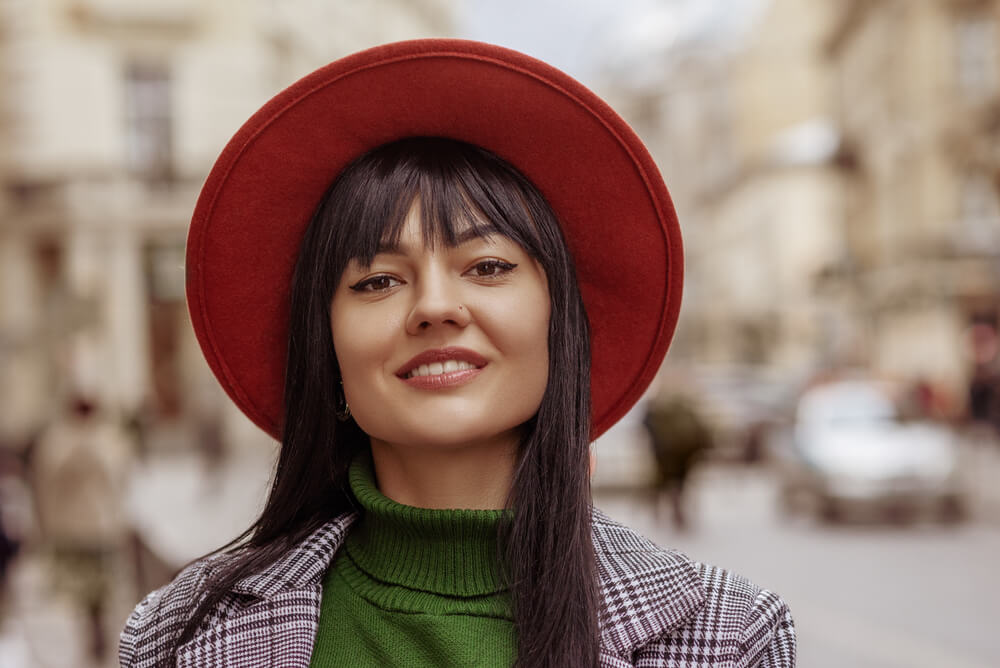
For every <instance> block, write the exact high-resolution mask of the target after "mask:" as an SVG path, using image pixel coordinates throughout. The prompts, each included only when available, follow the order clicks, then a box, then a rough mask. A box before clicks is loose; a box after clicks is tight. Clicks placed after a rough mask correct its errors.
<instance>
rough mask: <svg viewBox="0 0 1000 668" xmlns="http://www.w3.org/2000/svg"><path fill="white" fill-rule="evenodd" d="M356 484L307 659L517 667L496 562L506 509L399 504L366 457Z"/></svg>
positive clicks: (357, 465)
mask: <svg viewBox="0 0 1000 668" xmlns="http://www.w3.org/2000/svg"><path fill="white" fill-rule="evenodd" d="M350 484H351V490H352V491H353V493H354V496H355V497H356V498H357V501H358V504H359V505H360V507H361V510H362V515H361V518H360V519H359V520H358V522H357V523H356V524H355V525H354V526H353V527H351V531H350V533H349V534H348V536H347V539H346V541H345V543H344V546H343V547H342V548H341V550H340V551H339V552H338V554H337V556H336V557H335V559H334V562H333V564H332V565H331V566H330V569H329V570H328V571H327V573H326V576H325V577H324V579H323V597H322V604H321V609H320V619H319V630H318V632H317V635H316V642H315V645H314V646H313V655H312V663H311V665H312V666H313V667H314V668H319V667H327V666H338V667H339V666H357V667H359V668H363V667H368V666H371V667H375V666H378V667H380V668H381V667H384V666H407V667H408V668H409V667H413V668H421V667H423V666H427V667H431V666H435V667H436V666H482V667H491V668H492V667H494V666H511V665H512V664H513V662H514V657H515V654H516V643H515V637H514V625H513V620H512V617H511V612H510V597H509V593H508V592H507V591H506V590H505V589H504V588H503V587H502V586H501V585H500V584H499V580H498V577H497V574H496V566H495V564H496V550H497V539H496V533H497V527H498V524H499V522H500V520H501V518H502V515H503V512H504V511H501V510H430V509H426V508H415V507H412V506H405V505H402V504H399V503H396V502H395V501H392V500H391V499H389V498H387V497H385V496H384V495H382V494H381V493H380V492H379V491H378V488H377V486H376V483H375V476H374V473H373V469H372V465H371V460H370V459H369V458H368V457H367V456H363V457H359V458H357V459H356V460H355V461H354V463H353V464H352V465H351V470H350Z"/></svg>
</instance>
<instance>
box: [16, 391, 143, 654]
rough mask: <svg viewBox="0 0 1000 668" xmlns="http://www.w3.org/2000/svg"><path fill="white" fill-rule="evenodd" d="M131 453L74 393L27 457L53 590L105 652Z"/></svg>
mask: <svg viewBox="0 0 1000 668" xmlns="http://www.w3.org/2000/svg"><path fill="white" fill-rule="evenodd" d="M131 456H132V453H131V449H130V445H129V442H128V440H127V439H126V437H125V435H124V433H123V432H122V430H121V429H120V427H119V426H118V425H117V423H115V422H114V421H113V420H111V419H109V418H108V417H106V416H105V415H103V414H102V413H101V411H100V409H99V406H98V405H97V402H96V400H95V399H94V398H93V397H90V396H85V395H77V396H74V397H73V398H72V400H71V401H70V404H69V408H68V410H67V412H66V413H65V414H64V415H63V416H61V417H59V418H58V419H56V420H55V421H54V422H53V423H52V424H51V425H49V426H48V427H47V428H46V429H45V430H44V431H43V433H42V435H41V437H40V438H39V441H38V444H37V446H36V449H35V452H34V455H33V458H32V484H33V488H34V495H35V504H36V509H37V513H38V522H39V528H40V530H41V539H42V541H43V547H44V550H45V553H46V554H47V556H48V558H49V564H50V566H51V568H52V575H53V577H52V583H53V587H54V590H55V591H54V593H55V594H57V595H65V596H68V597H69V598H70V600H71V601H72V603H73V604H74V605H75V607H76V608H77V610H78V611H79V612H80V614H81V617H82V618H83V619H84V620H85V623H86V625H87V630H88V638H89V650H90V652H91V655H92V656H93V658H94V659H96V660H98V661H100V660H102V659H103V658H104V657H105V656H106V654H107V642H106V640H105V637H106V636H105V629H104V615H105V610H106V606H107V602H108V597H109V594H110V591H111V588H112V586H113V584H114V583H113V580H114V579H116V578H120V577H121V574H120V573H116V572H115V570H114V567H115V564H116V557H117V555H118V553H119V552H120V551H121V550H122V549H124V547H125V539H126V533H127V527H126V525H125V520H124V515H123V509H122V502H123V496H124V491H125V484H126V478H127V475H128V469H129V466H130V461H131Z"/></svg>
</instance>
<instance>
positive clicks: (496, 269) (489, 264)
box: [469, 260, 517, 278]
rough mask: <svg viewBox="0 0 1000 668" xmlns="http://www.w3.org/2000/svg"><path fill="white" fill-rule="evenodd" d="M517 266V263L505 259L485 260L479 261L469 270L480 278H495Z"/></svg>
mask: <svg viewBox="0 0 1000 668" xmlns="http://www.w3.org/2000/svg"><path fill="white" fill-rule="evenodd" d="M516 266H517V265H516V264H511V263H510V262H504V261H503V260H483V261H482V262H477V263H476V264H475V265H474V266H473V267H472V269H470V270H469V272H470V273H472V275H473V276H476V277H478V278H495V277H497V276H501V275H503V274H506V273H507V272H509V271H511V270H513V269H514V267H516Z"/></svg>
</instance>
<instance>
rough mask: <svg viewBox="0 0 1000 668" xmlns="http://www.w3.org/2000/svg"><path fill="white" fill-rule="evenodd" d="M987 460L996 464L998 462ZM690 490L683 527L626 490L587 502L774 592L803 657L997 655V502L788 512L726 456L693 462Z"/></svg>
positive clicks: (856, 662) (894, 664) (922, 667)
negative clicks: (841, 517) (943, 515)
mask: <svg viewBox="0 0 1000 668" xmlns="http://www.w3.org/2000/svg"><path fill="white" fill-rule="evenodd" d="M992 464H993V466H994V469H993V471H992V474H993V476H998V475H1000V461H997V460H996V459H994V461H993V462H992ZM993 479H994V480H996V479H997V478H996V477H994V478H993ZM689 501H690V505H691V511H692V512H691V517H692V520H691V524H692V528H691V529H690V530H689V531H687V532H684V533H677V532H676V531H674V530H673V528H672V527H671V525H670V521H669V518H668V517H667V513H663V516H662V518H661V519H657V518H656V517H655V516H654V514H653V512H652V510H651V508H650V506H649V505H648V504H647V503H645V502H644V501H643V500H641V499H637V498H636V497H634V496H631V495H624V494H620V493H615V494H604V495H598V496H597V498H596V500H595V504H596V505H598V506H599V507H601V508H602V509H603V510H604V511H605V512H607V513H608V514H610V515H611V516H612V517H614V518H615V519H617V520H619V521H622V522H624V523H626V524H629V525H631V526H633V527H636V528H637V529H638V530H639V531H641V532H643V533H644V534H645V535H646V536H648V537H650V538H651V539H653V540H654V541H655V542H657V543H658V544H660V545H663V546H669V547H672V548H674V549H677V550H679V551H681V552H683V553H685V554H686V555H688V556H689V557H691V558H693V559H696V560H700V561H705V562H708V563H712V564H716V565H720V566H723V567H726V568H730V569H732V570H735V571H737V572H739V573H740V574H741V575H744V576H745V577H747V578H749V579H751V580H752V581H754V582H755V583H757V584H759V585H761V586H764V587H767V588H769V589H773V590H774V591H776V592H778V593H779V594H781V595H782V597H784V598H785V600H786V601H787V602H788V604H789V606H790V607H791V610H792V613H793V615H794V617H795V620H796V627H797V632H798V637H799V650H798V651H799V665H800V666H802V667H803V668H843V667H844V666H851V668H943V667H945V666H947V667H948V668H991V667H993V666H996V665H997V662H998V660H1000V637H998V635H997V633H996V621H997V619H1000V578H997V576H996V555H997V554H1000V517H998V515H997V514H996V509H994V511H993V514H991V515H988V516H987V515H985V513H976V514H974V516H973V517H972V518H971V520H970V521H969V522H967V523H965V524H961V525H958V526H940V525H937V524H933V523H917V524H913V525H904V526H888V527H887V526H885V525H883V524H856V525H837V526H829V525H824V524H819V523H817V522H816V521H814V520H811V519H804V518H796V519H794V520H789V519H788V518H785V517H784V516H782V514H781V513H780V511H779V510H778V507H779V506H778V503H777V498H776V487H775V484H774V480H773V479H772V477H771V475H770V473H769V472H768V470H767V469H766V468H745V467H742V466H731V465H722V466H710V467H705V468H702V469H700V470H698V471H696V473H695V474H694V477H693V480H692V486H691V489H690V499H689Z"/></svg>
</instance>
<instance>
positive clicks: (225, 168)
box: [187, 39, 683, 440]
mask: <svg viewBox="0 0 1000 668" xmlns="http://www.w3.org/2000/svg"><path fill="white" fill-rule="evenodd" d="M408 136H437V137H448V138H452V139H458V140H461V141H465V142H468V143H471V144H475V145H477V146H480V147H482V148H485V149H487V150H489V151H491V152H493V153H495V154H496V155H498V156H500V157H501V158H503V159H504V160H506V161H507V162H509V163H511V164H512V165H514V166H515V167H516V168H517V169H518V170H520V171H521V173H523V174H524V175H525V176H526V177H527V178H528V179H530V180H531V181H532V183H534V185H535V186H536V187H537V188H538V189H539V190H540V191H541V193H542V194H543V195H544V196H545V198H546V200H547V201H548V203H549V205H550V206H551V207H552V208H553V210H554V211H555V213H556V215H557V216H558V218H559V221H560V223H561V225H562V226H563V232H564V235H565V237H566V239H567V242H568V244H569V248H570V251H571V253H572V254H573V259H574V261H575V263H576V267H577V273H578V276H579V281H580V290H581V292H582V293H583V300H584V303H585V305H586V308H587V315H588V317H589V319H590V324H591V337H592V343H591V345H592V348H591V349H592V367H591V368H592V370H591V398H592V416H591V417H592V431H591V436H592V437H593V438H596V437H597V436H599V435H600V434H601V433H603V432H604V431H606V430H607V429H608V428H609V427H610V426H611V425H612V424H614V423H615V422H616V421H617V420H618V419H619V418H621V417H622V415H624V414H625V413H626V412H627V411H628V409H629V408H631V407H632V405H633V404H635V402H636V401H637V400H638V399H639V397H640V396H641V395H642V393H643V391H644V390H645V389H646V387H647V386H648V385H649V383H650V381H651V380H652V378H653V376H654V374H655V373H656V370H657V368H658V367H659V365H660V362H661V361H662V359H663V356H664V355H665V354H666V351H667V346H668V344H669V343H670V338H671V336H672V335H673V331H674V325H675V323H676V321H677V313H678V310H679V309H680V301H681V284H682V278H683V255H682V251H681V236H680V229H679V227H678V225H677V216H676V214H675V212H674V207H673V204H672V203H671V201H670V195H669V194H668V193H667V188H666V186H665V185H664V183H663V179H662V177H661V176H660V173H659V171H658V170H657V168H656V165H655V164H654V163H653V160H652V158H651V157H650V156H649V153H648V152H647V151H646V149H645V147H644V146H643V145H642V142H641V141H639V138H638V137H637V136H636V135H635V133H634V132H633V131H632V130H631V128H629V127H628V125H627V124H626V123H625V122H624V121H623V120H622V119H621V118H620V117H619V116H618V115H617V114H616V113H615V112H614V111H613V110H612V109H611V108H610V107H609V106H608V105H607V104H606V103H604V102H603V101H602V100H601V99H600V98H598V97H597V96H596V95H595V94H594V93H592V92H591V91H590V90H588V89H587V88H585V87H584V86H583V85H582V84H580V83H579V82H577V81H576V80H574V79H572V78H570V77H569V76H567V75H566V74H564V73H563V72H560V71H559V70H557V69H555V68H553V67H551V66H549V65H546V64H545V63H543V62H541V61H538V60H535V59H534V58H531V57H529V56H526V55H524V54H522V53H518V52H516V51H511V50H509V49H505V48H501V47H498V46H493V45H490V44H483V43H480V42H471V41H465V40H451V39H427V40H415V41H409V42H397V43H393V44H386V45H384V46H379V47H375V48H373V49H368V50H366V51H362V52H360V53H356V54H354V55H351V56H348V57H346V58H342V59H341V60H338V61H335V62H333V63H330V64H329V65H327V66H325V67H323V68H321V69H319V70H317V71H315V72H313V73H312V74H310V75H308V76H306V77H305V78H303V79H301V80H299V81H298V82H296V83H295V84H293V85H292V86H290V87H289V88H287V89H285V90H284V91H282V92H280V93H279V94H278V95H276V96H275V97H274V98H273V99H272V100H271V101H270V102H268V103H267V104H265V105H264V106H263V107H262V108H261V109H260V110H259V111H258V112H257V113H255V114H254V115H253V116H252V117H251V118H250V120H248V121H247V122H246V123H245V124H244V125H243V127H242V128H240V130H239V131H238V132H237V133H236V135H235V136H234V137H233V138H232V140H230V142H229V143H228V144H227V145H226V147H225V149H224V150H223V151H222V155H220V156H219V159H218V160H217V161H216V163H215V166H214V167H213V168H212V171H211V173H210V174H209V176H208V180H207V181H206V182H205V186H204V188H203V189H202V191H201V195H200V197H199V198H198V204H197V207H196V208H195V211H194V217H193V218H192V220H191V229H190V232H189V234H188V246H187V297H188V308H189V309H190V312H191V320H192V322H193V324H194V329H195V333H196V334H197V336H198V341H199V342H200V343H201V347H202V350H203V351H204V353H205V357H206V358H207V360H208V363H209V366H210V367H211V368H212V371H213V372H214V373H215V375H216V376H217V377H218V379H219V381H220V382H221V383H222V386H223V387H224V388H225V390H226V392H228V393H229V396H230V397H232V399H233V401H235V402H236V404H237V406H239V407H240V409H241V410H243V412H244V413H246V414H247V416H248V417H249V418H250V419H251V420H253V421H254V423H256V424H257V425H258V426H259V427H260V428H261V429H263V430H264V431H266V432H267V433H269V434H270V435H271V436H274V437H275V438H277V439H279V440H280V434H281V422H282V412H283V403H282V394H283V391H284V367H285V354H286V348H287V335H288V311H289V301H288V296H289V289H290V285H291V278H292V270H293V267H294V265H295V260H296V257H297V255H298V250H299V244H300V243H301V240H302V237H303V235H304V233H305V229H306V226H307V224H308V222H309V220H310V217H311V215H312V213H313V211H314V209H315V208H316V207H317V205H318V204H319V201H320V198H321V197H322V196H323V194H324V192H325V191H326V189H327V187H328V186H329V185H330V183H331V182H332V181H333V180H334V179H335V178H336V177H337V175H338V174H339V173H340V171H341V170H342V169H344V167H346V166H347V165H348V164H349V163H350V162H351V161H352V160H354V159H355V158H357V157H358V156H360V155H361V154H363V153H365V152H366V151H368V150H370V149H373V148H375V147H377V146H380V145H382V144H386V143H388V142H391V141H394V140H397V139H401V138H403V137H408Z"/></svg>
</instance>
